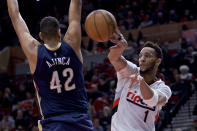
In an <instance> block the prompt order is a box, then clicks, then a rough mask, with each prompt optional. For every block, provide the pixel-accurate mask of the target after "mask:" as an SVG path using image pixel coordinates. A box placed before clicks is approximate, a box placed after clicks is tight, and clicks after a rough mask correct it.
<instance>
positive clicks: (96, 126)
mask: <svg viewBox="0 0 197 131" xmlns="http://www.w3.org/2000/svg"><path fill="white" fill-rule="evenodd" d="M93 125H94V131H103V127H102V126H101V125H100V123H99V119H97V118H95V119H93Z"/></svg>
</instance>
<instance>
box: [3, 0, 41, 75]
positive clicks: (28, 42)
mask: <svg viewBox="0 0 197 131" xmlns="http://www.w3.org/2000/svg"><path fill="white" fill-rule="evenodd" d="M7 5H8V12H9V16H10V18H11V21H12V24H13V26H14V29H15V31H16V34H17V36H18V38H19V41H20V44H21V46H22V49H23V51H24V53H25V55H26V56H27V58H28V61H29V63H30V69H31V72H32V73H33V72H34V70H35V66H36V62H37V45H39V42H38V41H37V40H35V39H34V38H33V37H32V36H31V35H30V32H29V30H28V28H27V25H26V23H25V22H24V20H23V18H22V16H21V14H20V12H19V8H18V1H17V0H7Z"/></svg>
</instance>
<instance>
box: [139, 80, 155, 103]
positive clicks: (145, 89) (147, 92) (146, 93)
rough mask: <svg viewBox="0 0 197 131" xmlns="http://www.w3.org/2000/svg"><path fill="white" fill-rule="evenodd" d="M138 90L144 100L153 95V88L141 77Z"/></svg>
mask: <svg viewBox="0 0 197 131" xmlns="http://www.w3.org/2000/svg"><path fill="white" fill-rule="evenodd" d="M140 91H141V94H142V97H143V98H144V99H145V100H148V99H151V98H152V97H153V93H154V92H153V90H152V89H151V88H150V87H149V85H148V84H147V83H146V82H145V81H144V79H142V80H141V81H140Z"/></svg>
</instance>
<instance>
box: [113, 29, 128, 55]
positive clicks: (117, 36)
mask: <svg viewBox="0 0 197 131" xmlns="http://www.w3.org/2000/svg"><path fill="white" fill-rule="evenodd" d="M110 41H111V42H112V43H114V44H116V45H115V46H112V47H110V50H120V51H124V50H125V49H126V48H127V46H128V44H127V41H126V40H125V38H124V36H123V35H122V34H121V32H120V31H119V30H118V29H116V31H115V32H114V33H113V35H112V37H111V39H110Z"/></svg>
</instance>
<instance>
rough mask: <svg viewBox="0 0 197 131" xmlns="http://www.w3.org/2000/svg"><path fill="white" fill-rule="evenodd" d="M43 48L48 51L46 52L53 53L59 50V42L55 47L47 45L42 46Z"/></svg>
mask: <svg viewBox="0 0 197 131" xmlns="http://www.w3.org/2000/svg"><path fill="white" fill-rule="evenodd" d="M44 46H45V47H46V48H47V49H48V50H50V51H55V50H57V49H59V48H60V46H61V42H59V43H58V44H57V46H56V47H53V48H52V47H49V45H47V44H44Z"/></svg>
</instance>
